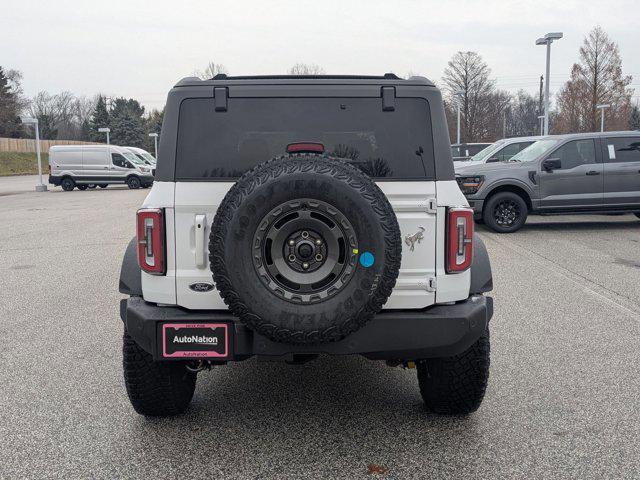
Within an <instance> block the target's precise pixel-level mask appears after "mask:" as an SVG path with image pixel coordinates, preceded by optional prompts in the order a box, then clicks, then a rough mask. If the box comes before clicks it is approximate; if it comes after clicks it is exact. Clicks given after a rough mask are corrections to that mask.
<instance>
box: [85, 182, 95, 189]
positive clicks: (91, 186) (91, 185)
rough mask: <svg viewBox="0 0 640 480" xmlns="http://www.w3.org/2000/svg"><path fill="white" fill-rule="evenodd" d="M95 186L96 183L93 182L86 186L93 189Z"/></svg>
mask: <svg viewBox="0 0 640 480" xmlns="http://www.w3.org/2000/svg"><path fill="white" fill-rule="evenodd" d="M96 187H97V185H96V184H95V183H90V184H89V185H87V188H90V189H91V190H93V189H94V188H96Z"/></svg>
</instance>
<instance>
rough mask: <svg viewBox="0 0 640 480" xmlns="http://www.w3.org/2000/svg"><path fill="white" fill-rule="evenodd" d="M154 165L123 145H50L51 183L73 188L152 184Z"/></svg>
mask: <svg viewBox="0 0 640 480" xmlns="http://www.w3.org/2000/svg"><path fill="white" fill-rule="evenodd" d="M154 173H155V168H152V167H151V166H149V165H147V164H146V163H145V162H144V161H142V160H140V159H139V158H138V157H137V156H136V155H134V154H133V153H131V152H130V151H129V150H127V149H126V148H124V147H117V146H115V145H56V146H53V147H51V148H50V149H49V183H51V184H53V185H56V186H61V187H62V189H63V190H66V191H71V190H73V189H74V188H75V187H78V189H79V190H86V189H87V188H95V186H100V187H102V188H105V187H106V186H107V185H109V184H112V183H126V184H127V185H128V186H129V188H140V187H144V188H146V187H149V186H151V184H152V183H153V175H154Z"/></svg>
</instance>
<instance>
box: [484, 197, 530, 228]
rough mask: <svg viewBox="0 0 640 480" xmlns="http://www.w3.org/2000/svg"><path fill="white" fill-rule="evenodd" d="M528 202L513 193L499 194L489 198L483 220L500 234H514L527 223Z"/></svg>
mask: <svg viewBox="0 0 640 480" xmlns="http://www.w3.org/2000/svg"><path fill="white" fill-rule="evenodd" d="M528 214H529V208H528V207H527V202H525V201H524V199H523V198H522V197H521V196H520V195H518V194H517V193H513V192H499V193H496V194H495V195H493V196H491V197H489V200H487V202H486V204H485V206H484V211H483V212H482V219H483V220H484V223H485V224H486V225H487V226H488V227H489V228H491V230H493V231H495V232H498V233H512V232H516V231H518V230H520V229H521V228H522V226H523V225H524V224H525V222H526V221H527V215H528Z"/></svg>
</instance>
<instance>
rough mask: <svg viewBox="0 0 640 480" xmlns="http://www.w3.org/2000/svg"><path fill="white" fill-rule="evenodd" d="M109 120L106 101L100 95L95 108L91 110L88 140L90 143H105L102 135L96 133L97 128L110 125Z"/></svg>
mask: <svg viewBox="0 0 640 480" xmlns="http://www.w3.org/2000/svg"><path fill="white" fill-rule="evenodd" d="M110 120H111V119H110V117H109V111H108V110H107V101H106V99H105V98H104V97H103V96H102V95H99V96H98V101H97V102H96V108H95V109H94V110H93V114H92V115H91V119H90V120H89V138H90V139H91V141H92V142H104V141H105V135H104V133H100V132H98V128H103V127H109V126H110V123H111V121H110Z"/></svg>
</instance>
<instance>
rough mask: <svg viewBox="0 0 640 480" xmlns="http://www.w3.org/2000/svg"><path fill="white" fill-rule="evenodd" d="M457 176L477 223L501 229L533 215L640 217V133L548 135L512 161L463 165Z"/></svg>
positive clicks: (513, 228) (515, 226)
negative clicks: (577, 214)
mask: <svg viewBox="0 0 640 480" xmlns="http://www.w3.org/2000/svg"><path fill="white" fill-rule="evenodd" d="M456 180H457V182H458V185H459V186H460V189H461V190H462V193H463V194H464V195H465V196H466V197H467V200H468V201H469V205H470V206H471V207H472V208H473V211H474V218H475V219H476V221H483V222H484V223H485V224H486V225H487V226H488V227H489V228H491V229H492V230H494V231H496V232H499V233H510V232H515V231H516V230H519V229H520V228H521V227H522V226H523V225H524V223H525V221H526V220H527V216H528V215H529V214H568V213H572V214H575V213H635V215H636V216H638V217H639V218H640V131H632V132H603V133H580V134H570V135H555V136H550V137H545V138H542V139H541V140H539V141H537V142H535V143H533V144H532V145H531V146H529V147H528V148H526V149H524V150H522V151H521V152H520V153H518V154H517V155H515V156H513V157H512V158H511V159H510V160H509V161H507V162H497V163H485V164H474V165H469V166H465V167H461V168H458V169H456Z"/></svg>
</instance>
